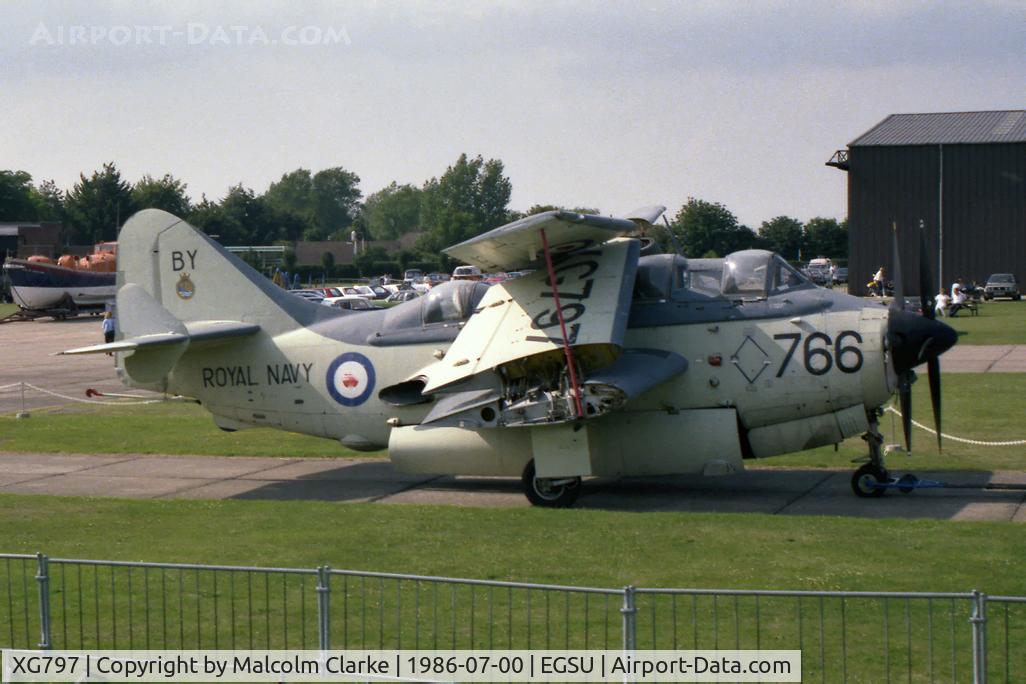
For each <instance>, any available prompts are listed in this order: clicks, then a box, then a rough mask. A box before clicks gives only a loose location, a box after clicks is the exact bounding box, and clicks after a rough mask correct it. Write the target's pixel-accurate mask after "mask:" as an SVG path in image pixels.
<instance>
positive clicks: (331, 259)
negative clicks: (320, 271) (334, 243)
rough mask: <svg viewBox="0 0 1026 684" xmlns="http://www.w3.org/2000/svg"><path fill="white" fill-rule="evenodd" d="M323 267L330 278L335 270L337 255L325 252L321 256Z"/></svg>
mask: <svg viewBox="0 0 1026 684" xmlns="http://www.w3.org/2000/svg"><path fill="white" fill-rule="evenodd" d="M321 266H323V267H324V274H325V275H326V276H327V277H329V278H330V277H331V272H332V271H333V270H335V255H334V254H332V253H331V252H323V253H322V254H321Z"/></svg>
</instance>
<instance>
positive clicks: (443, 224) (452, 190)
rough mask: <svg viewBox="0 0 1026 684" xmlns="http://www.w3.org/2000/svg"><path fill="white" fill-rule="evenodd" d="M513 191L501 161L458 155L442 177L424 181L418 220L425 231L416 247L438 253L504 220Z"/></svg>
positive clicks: (508, 212) (505, 219) (507, 218)
mask: <svg viewBox="0 0 1026 684" xmlns="http://www.w3.org/2000/svg"><path fill="white" fill-rule="evenodd" d="M512 191H513V185H512V183H510V181H509V178H507V177H506V176H504V175H503V165H502V162H501V161H500V160H498V159H489V160H488V161H485V160H484V159H483V158H482V157H481V156H480V155H478V156H477V157H475V158H474V159H469V160H468V159H467V155H466V154H461V155H460V158H459V159H457V160H456V163H455V164H453V165H452V166H450V167H449V168H448V169H446V171H445V173H444V174H442V176H441V177H439V178H432V179H431V180H429V181H428V182H427V183H425V184H424V195H423V201H422V202H421V214H420V219H421V224H422V225H423V227H424V228H425V229H426V230H427V231H428V234H427V235H426V236H425V237H424V238H422V239H421V241H420V242H419V243H418V248H420V249H424V250H425V251H428V252H437V251H439V250H440V249H442V248H443V247H447V246H449V245H454V244H456V243H458V242H462V241H463V240H466V239H468V238H471V237H474V236H475V235H480V234H481V233H484V232H486V231H489V230H491V229H493V228H497V227H498V226H501V225H502V224H504V223H507V222H508V221H509V220H510V218H511V212H510V211H509V208H508V206H509V198H510V194H511V193H512Z"/></svg>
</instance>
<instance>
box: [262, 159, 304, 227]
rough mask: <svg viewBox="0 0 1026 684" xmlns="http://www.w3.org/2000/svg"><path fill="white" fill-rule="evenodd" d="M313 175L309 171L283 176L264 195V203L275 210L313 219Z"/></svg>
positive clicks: (300, 170) (292, 172) (290, 172)
mask: <svg viewBox="0 0 1026 684" xmlns="http://www.w3.org/2000/svg"><path fill="white" fill-rule="evenodd" d="M312 197H313V175H312V174H311V173H310V171H309V170H308V169H296V170H295V171H289V172H288V173H285V174H282V177H281V179H280V180H278V181H277V182H274V183H271V187H269V188H267V192H265V193H264V195H263V198H264V201H265V202H266V203H267V204H268V205H269V206H272V207H274V208H275V209H278V210H281V211H289V212H293V213H295V214H298V215H300V216H304V217H306V218H308V219H310V220H312V219H313V200H312Z"/></svg>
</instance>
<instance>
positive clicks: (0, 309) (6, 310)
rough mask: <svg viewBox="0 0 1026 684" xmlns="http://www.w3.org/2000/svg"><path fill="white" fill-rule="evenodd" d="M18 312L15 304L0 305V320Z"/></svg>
mask: <svg viewBox="0 0 1026 684" xmlns="http://www.w3.org/2000/svg"><path fill="white" fill-rule="evenodd" d="M17 310H18V305H17V304H0V318H3V317H4V316H7V315H8V314H12V313H14V312H15V311H17Z"/></svg>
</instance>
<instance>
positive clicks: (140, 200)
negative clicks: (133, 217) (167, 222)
mask: <svg viewBox="0 0 1026 684" xmlns="http://www.w3.org/2000/svg"><path fill="white" fill-rule="evenodd" d="M186 187H187V186H186V184H185V183H183V182H182V181H180V180H178V179H177V178H175V177H174V176H172V175H171V174H169V173H166V174H164V177H163V178H159V179H158V178H154V177H153V176H150V175H149V174H147V175H145V176H143V177H142V178H141V179H140V180H139V182H138V183H136V184H135V187H134V188H132V200H133V201H134V202H135V206H136V208H137V209H163V210H164V211H166V212H169V213H171V214H174V215H175V216H188V215H189V212H190V211H192V202H191V201H190V200H189V197H188V195H186V194H185V188H186Z"/></svg>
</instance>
